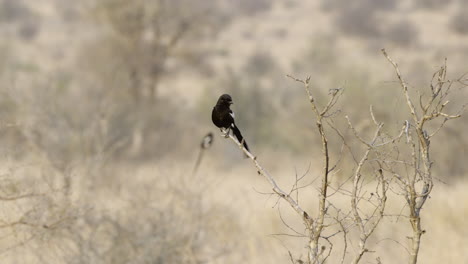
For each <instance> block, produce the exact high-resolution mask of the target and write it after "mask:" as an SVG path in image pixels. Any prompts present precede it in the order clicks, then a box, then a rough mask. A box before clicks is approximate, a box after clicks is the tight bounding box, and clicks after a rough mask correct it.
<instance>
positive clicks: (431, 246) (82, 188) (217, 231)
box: [0, 142, 468, 264]
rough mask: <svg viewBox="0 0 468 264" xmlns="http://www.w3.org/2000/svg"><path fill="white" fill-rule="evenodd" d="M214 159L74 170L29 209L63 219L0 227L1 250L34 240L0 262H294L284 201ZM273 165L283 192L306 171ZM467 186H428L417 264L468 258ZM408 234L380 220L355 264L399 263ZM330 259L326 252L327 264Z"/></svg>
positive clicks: (402, 226) (399, 205) (295, 242)
mask: <svg viewBox="0 0 468 264" xmlns="http://www.w3.org/2000/svg"><path fill="white" fill-rule="evenodd" d="M222 144H224V142H223V143H222ZM214 156H215V155H214V153H210V155H208V156H207V158H206V160H205V161H204V163H203V164H202V165H201V167H200V170H199V172H198V175H196V176H193V175H191V174H190V173H188V172H189V171H190V167H191V165H192V163H190V162H176V161H164V162H161V163H158V164H153V165H140V166H133V165H125V164H119V165H117V164H113V165H110V166H109V167H108V168H107V169H106V171H107V172H104V170H103V171H102V173H103V174H102V175H101V176H98V177H112V180H111V179H110V178H109V179H108V180H103V179H98V178H94V179H93V178H90V177H89V176H87V175H84V174H81V175H80V174H79V172H77V174H76V175H74V178H75V179H74V180H73V186H74V187H73V190H72V193H73V195H72V197H73V199H72V200H68V199H66V197H63V196H61V197H59V196H57V195H49V199H47V200H48V201H49V202H48V203H46V202H45V200H42V199H41V200H37V199H35V200H32V201H34V206H33V207H34V208H36V209H37V210H39V209H40V208H44V206H46V207H47V208H49V209H50V208H51V207H50V206H51V204H55V205H56V206H58V207H57V208H56V210H54V212H55V213H58V212H61V211H62V212H63V211H73V213H71V212H68V213H67V214H62V215H61V216H59V217H62V218H63V222H62V223H61V224H56V225H55V226H51V227H48V228H45V225H48V224H49V225H51V223H52V221H53V220H52V219H53V218H54V217H57V215H56V216H52V215H51V214H50V211H49V213H46V212H45V211H43V212H42V214H40V213H36V214H37V215H31V216H30V217H32V218H31V220H33V221H34V223H38V224H39V223H41V225H42V226H41V225H38V226H28V227H27V229H25V227H24V226H23V227H21V226H20V227H12V228H11V229H9V230H10V231H12V232H14V234H11V233H9V234H8V235H7V236H5V234H4V236H3V238H2V244H3V245H4V246H5V245H8V244H12V245H13V244H14V243H13V242H14V241H16V242H18V241H20V240H21V239H22V236H23V235H24V234H27V233H31V234H36V236H35V237H34V238H33V239H32V240H30V241H27V243H25V244H24V245H20V246H19V247H17V248H12V249H8V250H4V251H3V253H2V255H1V257H0V259H1V261H2V263H17V262H20V263H148V262H156V263H158V262H160V261H162V263H197V261H198V262H199V261H203V262H204V263H239V262H244V263H264V262H269V263H287V262H288V259H289V255H288V250H289V251H291V253H293V255H294V256H297V257H299V256H300V254H301V252H305V251H304V248H303V247H304V244H303V242H304V241H303V240H302V239H300V238H294V237H288V236H282V235H275V234H281V233H291V231H290V230H288V229H287V228H286V227H285V226H284V224H283V223H282V222H281V220H280V218H279V211H281V216H282V218H283V219H284V221H286V222H287V223H288V225H290V226H291V227H295V228H300V226H301V224H300V222H296V219H295V217H294V212H293V211H292V210H291V209H290V208H289V207H288V206H287V205H286V204H284V203H281V202H280V203H277V202H278V201H277V198H275V197H274V196H271V195H265V194H261V193H262V192H266V193H268V192H269V187H268V185H267V184H266V183H265V181H264V179H263V178H261V177H259V176H258V175H257V174H256V172H255V170H254V169H253V168H252V167H251V166H250V163H248V162H247V161H245V162H241V163H242V164H241V165H240V166H238V167H234V168H231V169H226V168H225V167H224V166H222V165H219V164H217V165H213V164H216V158H215V157H214ZM265 158H267V157H265ZM276 158H277V157H276ZM277 160H281V165H280V166H278V167H277V168H276V169H274V170H273V171H270V173H271V174H272V175H273V176H274V177H276V179H277V180H278V182H279V184H280V185H282V186H284V187H292V184H293V183H294V174H295V171H296V170H297V173H298V174H302V173H304V172H306V171H307V168H308V162H307V161H299V160H288V159H284V158H282V159H277ZM244 163H245V164H244ZM267 163H268V162H267ZM43 166H45V165H44V164H43ZM272 167H273V166H272ZM295 167H296V169H294V168H295ZM314 171H315V168H314V165H312V168H311V170H310V172H309V174H308V176H307V177H308V178H313V176H314ZM83 172H84V171H82V172H80V173H83ZM106 174H108V175H106ZM338 180H339V179H334V181H338ZM58 185H60V184H58ZM467 186H468V182H467V181H466V180H460V181H458V182H456V183H453V184H451V185H446V184H443V183H438V184H437V186H436V188H435V190H434V192H433V196H432V197H431V199H430V201H429V203H428V205H427V207H426V208H425V209H424V217H423V225H424V227H425V230H426V234H425V235H424V236H423V242H422V248H421V252H420V257H421V263H429V264H431V263H465V262H466V261H468V259H467V256H466V254H465V253H464V250H465V248H466V245H467V244H468V239H467V235H468V230H467V229H466V225H465V221H466V217H467V216H468V205H467V204H466V202H465V201H467V196H466V192H465V191H464V190H465V189H466V188H467ZM286 189H287V188H286ZM50 199H54V201H55V203H52V202H51V201H50ZM317 199H318V196H317V192H316V190H315V189H314V187H310V188H306V189H304V190H303V191H302V192H301V196H300V201H301V203H302V204H303V206H304V207H305V208H308V209H312V208H315V205H316V204H317ZM32 201H30V202H32ZM333 202H334V203H335V205H336V206H338V207H341V208H348V207H349V206H350V205H349V199H348V198H347V197H338V198H336V199H333ZM404 204H405V202H404V201H403V200H402V199H401V198H400V197H397V196H391V197H390V198H389V204H388V207H387V210H386V213H387V214H398V213H399V212H400V211H401V210H405V209H406V208H404ZM15 205H16V206H17V207H18V208H23V209H24V208H27V206H31V204H30V203H29V202H25V203H24V202H23V203H21V204H20V203H17V204H15ZM59 205H61V206H59ZM38 206H39V207H38ZM44 209H45V208H44ZM59 209H60V210H59ZM3 212H5V213H7V212H9V213H10V216H11V211H10V208H8V207H5V206H3ZM64 216H67V217H64ZM34 217H35V218H34ZM2 219H5V218H2ZM3 230H5V229H3ZM298 231H302V230H300V229H298ZM409 231H410V230H409V227H408V224H407V220H406V219H404V218H403V217H399V218H397V217H390V216H389V217H387V218H385V220H384V222H383V223H382V225H381V226H380V227H379V228H378V230H377V231H376V233H375V236H374V237H373V238H372V240H371V241H370V243H369V247H370V249H371V250H375V251H376V252H375V253H370V254H368V255H367V256H366V258H365V260H367V261H370V262H372V261H375V258H376V257H380V259H381V260H382V261H383V263H402V262H405V261H406V258H407V255H406V251H405V249H404V248H403V246H406V245H407V239H406V236H407V235H409ZM329 232H331V231H329ZM350 235H351V236H354V235H355V234H353V233H352V232H351V233H350ZM340 240H341V239H336V241H335V242H334V243H335V244H334V247H335V248H337V249H338V248H340V247H342V243H341V242H340ZM395 241H397V242H395ZM356 246H357V240H356V244H354V245H348V247H349V248H348V251H349V253H350V255H351V256H352V255H353V248H354V247H356ZM3 248H4V249H5V248H6V247H3ZM339 257H340V256H337V255H332V257H331V260H330V261H331V263H334V262H335V261H338V258H339Z"/></svg>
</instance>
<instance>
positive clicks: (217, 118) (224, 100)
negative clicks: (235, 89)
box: [211, 94, 250, 151]
mask: <svg viewBox="0 0 468 264" xmlns="http://www.w3.org/2000/svg"><path fill="white" fill-rule="evenodd" d="M231 104H232V98H231V96H230V95H229V94H223V95H221V96H220V97H219V99H218V102H217V103H216V105H215V106H214V107H213V111H212V112H211V120H212V121H213V124H215V126H217V127H219V128H220V129H221V131H223V129H227V131H226V135H228V133H229V130H231V129H232V132H233V133H234V136H236V138H237V140H239V142H244V148H245V149H246V150H247V151H250V150H249V147H248V146H247V143H246V142H245V140H244V138H243V137H242V134H241V132H240V130H239V128H237V126H236V124H235V122H234V113H233V112H232V110H231V108H230V107H231ZM223 132H224V131H223Z"/></svg>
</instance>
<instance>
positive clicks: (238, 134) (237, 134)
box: [232, 125, 250, 152]
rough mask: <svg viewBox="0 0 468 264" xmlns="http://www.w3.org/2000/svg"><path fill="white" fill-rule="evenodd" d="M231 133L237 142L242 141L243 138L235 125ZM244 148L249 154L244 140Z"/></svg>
mask: <svg viewBox="0 0 468 264" xmlns="http://www.w3.org/2000/svg"><path fill="white" fill-rule="evenodd" d="M232 132H233V133H234V136H236V138H237V140H238V141H239V142H242V140H243V139H244V137H243V136H242V134H241V132H240V130H239V128H237V126H236V125H234V126H233V128H232ZM244 148H245V149H246V150H247V151H249V152H250V150H249V146H247V142H245V140H244Z"/></svg>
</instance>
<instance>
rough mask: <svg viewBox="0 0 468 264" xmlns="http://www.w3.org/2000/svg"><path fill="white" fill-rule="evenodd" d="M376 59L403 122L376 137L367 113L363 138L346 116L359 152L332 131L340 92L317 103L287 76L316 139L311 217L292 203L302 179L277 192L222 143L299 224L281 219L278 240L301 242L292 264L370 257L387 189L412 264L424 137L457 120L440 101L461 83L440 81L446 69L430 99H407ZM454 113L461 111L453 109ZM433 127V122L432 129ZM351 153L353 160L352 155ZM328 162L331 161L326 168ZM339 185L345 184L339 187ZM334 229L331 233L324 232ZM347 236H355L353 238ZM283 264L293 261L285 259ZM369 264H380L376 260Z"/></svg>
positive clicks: (378, 126) (426, 149) (427, 165)
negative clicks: (343, 204) (403, 226)
mask: <svg viewBox="0 0 468 264" xmlns="http://www.w3.org/2000/svg"><path fill="white" fill-rule="evenodd" d="M382 52H383V54H384V56H385V57H386V58H387V60H388V61H389V62H390V63H391V65H392V66H393V67H394V69H395V72H396V75H397V77H398V80H399V83H400V85H401V93H402V94H403V96H404V98H405V100H406V103H407V113H408V114H407V116H408V119H407V120H404V122H401V124H402V125H401V126H400V127H399V128H398V129H396V133H393V134H392V133H391V132H390V131H386V130H383V127H384V123H382V122H379V121H378V120H377V119H376V117H375V114H374V111H373V108H372V107H371V108H370V114H369V115H370V118H369V119H370V123H372V124H373V126H374V127H375V128H374V129H373V130H372V131H370V133H369V132H368V133H360V131H358V129H357V128H356V127H355V126H354V125H353V123H352V121H351V118H349V117H348V116H346V119H347V124H348V129H349V130H350V131H351V133H352V134H353V136H354V141H357V142H358V143H359V144H360V145H361V147H356V145H355V144H350V142H349V139H347V138H345V136H344V133H343V132H341V131H340V129H339V127H338V126H337V125H336V123H337V122H338V118H337V114H338V113H339V111H337V110H336V109H335V107H336V105H337V101H338V99H339V98H340V96H341V95H342V89H331V90H330V91H329V95H328V96H329V99H328V100H327V102H325V103H321V102H320V101H319V100H317V98H316V97H315V95H314V91H312V90H311V87H310V84H311V78H310V77H308V78H307V79H305V80H302V79H297V78H295V77H292V76H289V77H290V78H292V79H293V80H295V81H296V82H299V83H301V84H302V85H303V86H304V88H305V91H306V94H307V98H308V100H309V103H310V105H311V110H312V113H313V116H314V117H315V125H316V131H317V133H318V134H319V136H320V138H321V150H322V166H323V167H322V170H321V173H320V174H319V175H318V176H317V177H316V178H315V179H313V180H312V183H313V182H314V181H315V180H316V179H321V183H320V184H318V186H316V188H317V189H316V190H317V191H318V206H317V212H316V213H312V212H311V211H309V210H308V209H305V208H304V207H303V206H302V205H301V203H300V200H299V191H300V190H302V189H304V188H305V187H307V186H308V185H310V183H309V184H304V183H303V181H304V178H305V177H306V176H307V174H304V175H303V176H301V177H298V176H297V175H296V178H295V183H294V185H293V186H292V187H291V189H290V190H289V191H285V190H284V189H283V188H282V187H280V186H279V185H278V184H277V182H276V181H275V179H274V178H273V176H272V175H271V174H269V173H268V172H267V171H266V170H265V168H264V167H262V165H261V164H260V163H259V160H258V158H257V157H256V156H254V155H253V154H252V153H250V152H249V151H247V150H246V149H245V148H244V147H243V145H242V142H238V141H237V140H236V139H235V138H234V137H233V136H230V138H231V140H233V141H234V142H235V143H236V144H237V146H238V147H239V148H240V149H241V150H242V151H243V152H244V153H245V154H246V155H248V157H249V158H250V159H251V160H252V161H253V163H254V165H255V167H256V169H257V171H258V174H260V175H261V176H263V177H264V178H265V179H266V180H267V182H268V183H269V184H270V186H271V188H272V194H273V195H276V196H278V199H281V200H282V201H284V202H286V203H287V204H289V206H290V207H291V208H292V209H293V210H294V211H295V212H296V214H297V216H298V217H299V219H300V220H301V222H302V223H303V231H300V230H296V229H294V228H292V227H290V226H289V225H288V224H287V223H286V222H284V219H283V218H282V217H281V215H280V217H281V220H282V221H283V223H284V224H285V225H286V226H287V227H288V229H289V230H290V231H292V232H293V233H294V234H292V235H291V234H285V235H291V236H296V237H298V238H301V239H304V240H305V241H304V242H305V243H306V244H307V258H306V259H299V260H297V261H298V262H300V263H325V262H326V261H327V260H328V259H329V258H330V257H331V258H332V259H333V260H334V261H340V263H344V262H345V261H346V260H348V259H349V260H350V261H351V262H352V263H359V262H360V261H362V260H363V259H364V256H365V255H367V254H369V253H370V252H374V250H373V249H372V247H373V246H375V245H372V244H370V243H369V240H370V238H371V237H372V236H373V233H374V231H375V230H376V228H377V227H378V226H379V224H380V223H381V220H382V219H383V218H384V217H386V214H385V206H386V203H387V199H388V198H387V193H388V192H389V191H390V190H392V192H396V194H398V195H399V196H401V197H403V198H404V199H405V201H406V203H407V208H408V213H407V214H402V215H400V216H401V217H405V218H407V219H408V220H409V223H410V226H411V228H412V235H411V237H410V243H409V248H408V249H407V252H408V253H409V263H413V264H414V263H417V259H418V254H419V248H420V245H421V236H422V234H424V232H425V231H424V229H423V228H422V225H421V218H422V216H421V209H422V208H423V206H424V204H425V202H426V201H427V198H428V197H429V195H430V194H431V191H432V189H433V186H434V180H433V177H434V176H433V172H432V165H433V159H432V157H431V155H430V152H431V151H430V142H431V140H432V137H433V136H434V135H435V134H437V133H438V132H439V131H440V129H442V128H443V127H444V125H445V123H446V122H447V121H449V120H451V119H456V118H458V117H460V113H461V112H458V113H455V114H448V113H446V112H445V109H446V106H447V105H448V104H449V101H447V100H446V99H447V96H448V94H449V93H450V91H451V87H452V85H454V84H459V85H460V84H461V85H462V86H466V85H467V84H466V79H465V78H464V77H463V76H462V77H461V78H459V79H457V80H454V81H450V80H448V79H447V78H446V69H447V67H446V65H444V66H442V67H441V69H440V70H439V71H437V72H436V73H435V74H434V76H433V79H432V82H431V86H430V92H431V93H430V95H429V96H427V97H424V96H422V95H419V96H415V95H413V92H412V91H410V90H409V87H408V84H407V83H406V82H405V80H404V79H403V77H402V76H401V74H400V71H399V68H398V66H397V64H396V63H395V62H394V61H393V60H392V59H391V58H390V57H389V56H388V54H387V53H386V51H385V50H382ZM459 111H461V110H459ZM437 120H439V122H438V125H436V127H431V128H429V127H428V124H429V123H433V122H434V121H437ZM436 124H437V123H436ZM333 134H335V135H337V136H338V138H339V139H341V145H342V152H341V153H339V156H338V157H336V158H334V159H332V155H333V153H332V152H331V151H330V140H331V139H332V138H333V137H331V135H333ZM345 152H348V153H349V155H350V157H351V160H352V162H354V164H355V166H354V167H353V169H352V171H351V172H348V173H345V174H347V175H349V177H347V178H345V179H343V180H341V181H340V182H339V184H338V186H337V187H332V186H331V184H330V183H331V178H332V177H333V176H334V175H335V174H336V173H337V171H339V170H340V167H341V166H342V165H341V164H342V163H341V160H342V159H343V158H344V157H345V156H344V154H345ZM357 153H359V154H357ZM332 160H334V162H332ZM347 182H351V183H349V184H347ZM370 183H372V186H373V187H372V188H371V189H374V191H373V192H371V193H370V194H369V193H367V191H369V189H368V188H367V187H364V185H368V186H369V184H370ZM335 196H345V197H348V198H347V199H349V201H350V207H348V208H339V207H338V206H336V205H335V203H334V202H333V199H334V197H335ZM333 226H336V227H335V228H332V227H333ZM353 234H357V236H354V235H353ZM338 235H339V236H342V241H343V242H342V245H341V247H339V251H338V249H335V245H336V244H337V236H338ZM348 247H353V249H354V250H353V252H354V254H353V255H352V256H349V255H348V254H349V250H348ZM289 254H290V256H291V262H292V263H296V259H295V257H294V256H293V254H292V253H291V252H289ZM377 261H378V262H380V260H379V258H378V255H377Z"/></svg>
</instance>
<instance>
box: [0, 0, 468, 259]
mask: <svg viewBox="0 0 468 264" xmlns="http://www.w3.org/2000/svg"><path fill="white" fill-rule="evenodd" d="M467 14H468V2H467V1H465V0H411V1H402V0H400V1H397V0H355V1H346V0H309V1H300V0H216V1H205V0H151V1H150V0H133V1H127V0H84V1H78V2H75V1H64V0H36V1H27V0H0V33H1V36H2V37H1V38H0V110H1V111H0V146H1V147H0V155H1V159H0V163H1V164H2V166H0V171H1V173H0V201H1V202H2V205H1V207H0V208H2V209H1V210H0V234H1V236H0V261H1V262H2V263H240V262H245V263H265V262H271V263H286V261H288V259H289V255H288V250H290V251H291V252H293V253H294V255H295V256H297V257H300V254H301V252H303V247H304V241H302V240H300V239H294V238H284V237H281V236H275V235H274V234H278V233H281V232H284V230H285V227H284V225H283V223H282V221H281V219H280V218H279V216H278V210H279V209H280V208H283V207H284V208H283V209H282V210H284V215H285V217H288V215H289V216H290V217H291V219H290V221H293V222H294V221H295V220H294V217H293V215H292V214H291V212H289V211H288V210H289V209H288V208H287V206H286V205H281V204H280V205H277V204H276V199H275V198H274V197H270V196H269V195H264V194H262V192H268V191H269V190H270V189H269V187H268V185H267V184H266V183H265V182H264V181H263V180H262V179H261V178H260V177H258V176H257V174H256V171H255V168H254V167H253V166H252V164H251V163H250V161H249V160H245V159H243V157H242V154H241V153H240V151H239V149H238V148H237V146H235V145H233V144H232V142H230V141H228V140H225V139H224V138H222V137H221V136H220V133H219V132H218V129H217V128H215V127H214V126H213V124H212V123H211V117H210V115H211V110H212V107H213V106H214V104H215V102H216V100H217V98H218V97H219V96H220V95H221V94H223V93H229V94H231V95H232V97H233V100H234V105H233V109H234V111H235V112H236V123H237V124H238V126H239V127H240V129H241V131H242V132H243V134H244V136H245V138H246V140H247V142H248V143H249V145H250V148H251V149H252V151H253V152H254V154H255V155H257V156H258V158H259V159H260V160H261V161H262V162H263V164H264V165H265V167H266V168H267V170H269V171H270V172H271V173H272V174H273V176H274V177H275V178H276V179H277V180H278V181H279V182H280V183H281V184H284V186H287V188H289V187H291V186H292V184H293V183H294V175H295V174H310V177H311V178H313V174H314V173H316V172H317V171H318V170H319V169H320V168H321V165H320V153H321V152H320V151H321V150H320V140H319V139H320V138H319V137H318V136H317V134H316V133H315V124H314V119H313V115H312V112H311V110H310V105H309V104H308V101H307V98H306V96H305V92H304V89H303V87H301V86H300V85H298V84H297V83H295V82H293V81H291V80H290V79H288V78H286V74H292V75H294V76H296V77H298V78H305V77H306V76H309V75H310V76H311V78H312V82H311V83H312V87H311V89H312V91H313V93H314V95H315V96H316V98H318V99H319V100H326V98H327V94H328V92H329V90H330V89H334V88H343V89H344V95H343V96H342V98H341V100H340V102H339V105H338V109H339V112H338V113H337V115H336V117H335V122H336V123H337V126H338V127H341V128H343V129H344V130H346V122H345V119H344V116H345V115H348V116H349V117H350V118H351V120H353V121H354V123H355V125H356V127H357V129H358V130H360V131H363V133H366V131H370V126H369V122H368V121H369V111H368V109H369V105H373V106H374V111H375V113H376V117H377V118H378V119H379V120H380V121H382V122H385V124H386V127H387V128H388V129H389V130H390V131H392V129H393V131H396V130H397V129H399V128H400V127H401V125H402V124H403V122H404V120H405V119H408V118H407V116H408V113H407V112H406V109H405V107H406V105H405V98H404V96H403V95H402V94H401V92H400V90H399V89H400V88H399V85H398V83H397V82H395V81H396V76H395V75H394V71H393V69H392V67H391V65H390V64H389V63H388V62H387V61H386V59H385V58H384V57H383V56H382V54H381V52H380V49H381V48H386V50H387V51H388V53H389V54H390V56H391V57H392V58H393V59H394V60H395V61H396V62H398V65H399V67H400V70H401V72H402V74H403V76H404V77H405V79H406V81H407V82H408V83H409V84H410V86H411V87H413V88H414V89H421V90H423V89H426V88H428V87H429V85H430V82H431V79H432V76H433V74H434V72H436V71H437V70H439V69H440V66H441V65H444V64H445V63H447V66H448V77H449V79H457V78H458V77H460V76H461V75H462V74H463V73H465V72H467V71H468V66H467V63H466V62H467V61H468V15H467ZM445 59H447V62H445ZM452 92H453V94H454V96H453V98H451V102H452V105H453V108H449V109H448V110H453V111H455V110H456V109H458V108H459V107H460V106H462V105H464V104H466V102H467V100H466V98H467V90H466V89H461V88H460V87H458V86H454V87H453V89H452ZM467 129H468V119H467V117H466V116H464V117H462V118H460V119H457V120H455V121H452V122H449V123H447V125H446V127H445V128H444V130H443V131H442V132H440V134H439V135H438V136H437V137H435V138H434V141H433V142H431V143H432V144H431V146H432V150H433V156H432V157H433V159H434V160H435V164H434V173H435V175H436V177H437V179H438V182H437V183H436V185H437V186H436V188H435V189H434V197H436V198H434V199H431V200H430V201H429V203H428V205H427V207H426V209H427V211H426V212H424V213H426V216H425V217H426V218H427V219H426V218H424V217H423V224H425V225H426V228H427V230H428V232H427V235H425V236H423V245H422V249H421V263H442V262H443V263H468V258H467V256H466V254H464V253H463V252H464V249H466V246H468V239H467V238H466V237H467V236H468V229H467V227H466V224H465V223H466V222H465V219H466V217H468V203H467V202H466V201H468V199H467V196H466V194H465V193H464V191H463V190H464V189H465V188H466V187H468V181H467V180H466V175H467V169H468V164H467V163H466V157H467V150H468V137H467V136H466V131H467ZM210 131H212V132H214V135H215V138H214V144H213V147H212V148H210V149H208V150H206V151H204V152H203V159H202V160H201V164H200V165H199V167H198V171H196V173H192V169H193V167H194V164H195V161H196V159H197V157H198V155H199V153H200V149H199V144H200V142H201V140H202V138H203V136H204V135H205V134H206V133H208V132H210ZM345 137H347V138H348V137H349V138H350V139H351V138H352V134H351V133H349V131H348V132H347V133H346V134H345ZM340 146H341V145H340V142H336V143H333V142H332V143H331V148H332V151H333V154H337V153H339V151H340ZM335 159H336V156H335ZM342 166H343V169H342V170H341V171H340V174H339V175H337V179H336V181H337V182H339V179H340V177H342V176H346V175H347V174H349V171H347V169H352V166H353V164H352V163H351V162H350V163H349V164H347V163H346V162H344V163H343V165H342ZM304 195H305V197H308V198H307V199H306V200H304V203H305V204H306V205H305V206H306V207H308V204H309V203H310V208H313V206H314V204H316V200H317V193H316V191H315V189H314V188H309V189H307V190H304ZM345 202H346V201H345V200H344V199H343V206H346V205H345ZM404 202H405V201H404V200H403V199H401V198H400V200H397V201H395V204H394V208H396V209H398V210H404ZM390 222H391V223H388V226H390V229H388V228H385V229H384V230H379V231H378V232H377V238H376V241H375V247H376V248H379V247H380V248H381V249H384V250H383V251H382V252H380V253H379V255H378V256H381V258H382V260H387V261H386V263H400V261H404V260H405V254H406V253H405V250H404V248H403V247H402V246H401V245H398V244H396V243H384V242H382V243H380V242H379V243H377V241H384V240H385V239H386V238H388V237H390V236H393V235H394V236H396V237H392V239H395V240H398V241H400V242H401V243H402V244H405V243H406V238H405V237H406V235H407V233H405V232H407V231H408V229H407V228H408V226H407V223H406V222H405V221H404V220H399V221H398V220H395V221H390ZM292 225H294V223H292ZM350 252H352V251H351V249H350ZM395 255H397V257H395ZM376 256H377V255H376ZM376 256H372V255H371V256H370V257H369V261H371V260H372V261H374V260H375V258H376ZM447 261H448V262H447ZM384 262H385V261H384ZM371 263H374V262H371Z"/></svg>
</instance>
